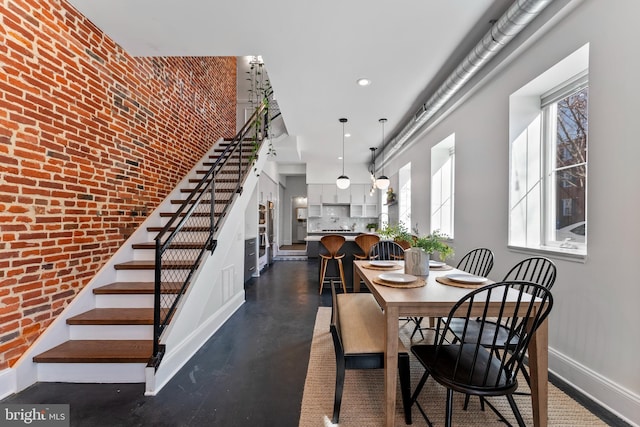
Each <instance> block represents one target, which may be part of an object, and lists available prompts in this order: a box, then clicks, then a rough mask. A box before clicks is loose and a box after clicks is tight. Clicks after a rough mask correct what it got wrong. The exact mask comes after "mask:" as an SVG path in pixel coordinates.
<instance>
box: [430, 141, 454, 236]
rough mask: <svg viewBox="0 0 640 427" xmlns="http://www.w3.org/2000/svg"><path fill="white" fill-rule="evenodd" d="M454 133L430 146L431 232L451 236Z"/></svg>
mask: <svg viewBox="0 0 640 427" xmlns="http://www.w3.org/2000/svg"><path fill="white" fill-rule="evenodd" d="M455 140H456V138H455V134H451V135H450V136H448V137H447V138H445V139H444V140H442V141H441V142H439V143H438V144H436V145H435V146H433V148H431V232H432V233H433V232H434V231H437V230H439V231H440V232H441V233H442V234H445V235H447V236H449V237H450V238H453V196H454V188H455V186H454V172H455V169H454V165H455Z"/></svg>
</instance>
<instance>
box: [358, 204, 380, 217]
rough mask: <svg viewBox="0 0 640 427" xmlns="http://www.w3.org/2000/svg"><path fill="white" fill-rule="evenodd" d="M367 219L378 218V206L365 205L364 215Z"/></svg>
mask: <svg viewBox="0 0 640 427" xmlns="http://www.w3.org/2000/svg"><path fill="white" fill-rule="evenodd" d="M362 216H363V217H365V218H377V216H378V205H369V204H365V205H364V212H363V214H362Z"/></svg>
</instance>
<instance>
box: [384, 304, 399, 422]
mask: <svg viewBox="0 0 640 427" xmlns="http://www.w3.org/2000/svg"><path fill="white" fill-rule="evenodd" d="M384 314H385V319H386V323H387V327H386V329H385V342H386V344H387V345H386V347H385V351H384V396H385V415H386V420H387V421H386V426H387V427H393V425H394V421H395V417H396V386H397V381H398V334H399V331H398V328H399V317H400V316H399V314H398V309H397V308H395V307H386V309H385V311H384Z"/></svg>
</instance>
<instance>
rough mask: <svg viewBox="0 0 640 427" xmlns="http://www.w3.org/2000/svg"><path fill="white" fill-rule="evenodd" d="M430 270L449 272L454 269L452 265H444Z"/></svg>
mask: <svg viewBox="0 0 640 427" xmlns="http://www.w3.org/2000/svg"><path fill="white" fill-rule="evenodd" d="M429 270H435V271H447V270H453V267H451V266H450V265H446V264H445V265H443V266H442V267H431V266H429Z"/></svg>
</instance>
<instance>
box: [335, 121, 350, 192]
mask: <svg viewBox="0 0 640 427" xmlns="http://www.w3.org/2000/svg"><path fill="white" fill-rule="evenodd" d="M346 122H347V119H340V123H342V175H340V176H339V177H338V179H336V185H337V186H338V188H339V189H341V190H345V189H347V188H349V184H351V181H350V180H349V177H348V176H346V175H345V174H344V124H345V123H346Z"/></svg>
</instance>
